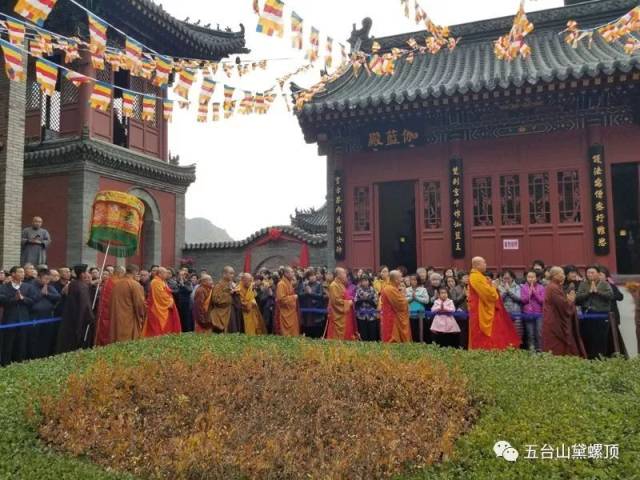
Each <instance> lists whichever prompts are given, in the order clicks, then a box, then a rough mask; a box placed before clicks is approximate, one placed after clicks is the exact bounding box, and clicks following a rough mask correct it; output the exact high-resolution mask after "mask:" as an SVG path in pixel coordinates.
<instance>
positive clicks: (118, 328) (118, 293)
mask: <svg viewBox="0 0 640 480" xmlns="http://www.w3.org/2000/svg"><path fill="white" fill-rule="evenodd" d="M139 271H140V270H139V268H138V267H137V266H136V265H129V266H128V267H127V269H126V274H125V276H124V277H123V278H120V279H119V280H118V281H117V282H116V283H115V284H114V286H113V290H112V291H111V311H110V315H111V318H110V321H109V328H110V331H109V338H110V341H111V342H127V341H130V340H137V339H138V338H140V337H141V336H142V329H143V327H144V322H145V317H146V305H145V299H144V288H143V287H142V285H140V282H138V281H137V280H136V279H135V277H136V275H137V274H138V272H139Z"/></svg>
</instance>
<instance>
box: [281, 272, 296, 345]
mask: <svg viewBox="0 0 640 480" xmlns="http://www.w3.org/2000/svg"><path fill="white" fill-rule="evenodd" d="M293 275H294V273H293V269H292V268H291V267H286V268H285V269H284V276H283V277H282V280H280V282H279V283H278V287H277V288H276V309H277V316H276V321H277V325H278V327H279V330H280V331H279V333H280V335H282V336H283V337H297V336H299V335H300V319H299V317H298V295H296V292H295V290H294V289H293Z"/></svg>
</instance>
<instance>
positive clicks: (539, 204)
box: [529, 173, 551, 225]
mask: <svg viewBox="0 0 640 480" xmlns="http://www.w3.org/2000/svg"><path fill="white" fill-rule="evenodd" d="M529 222H530V223H531V224H534V225H535V224H544V223H551V199H550V195H549V174H548V173H532V174H530V175H529Z"/></svg>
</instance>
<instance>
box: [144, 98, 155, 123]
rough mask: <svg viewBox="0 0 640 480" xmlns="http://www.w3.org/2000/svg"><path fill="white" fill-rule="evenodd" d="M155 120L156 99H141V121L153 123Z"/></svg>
mask: <svg viewBox="0 0 640 480" xmlns="http://www.w3.org/2000/svg"><path fill="white" fill-rule="evenodd" d="M155 119H156V98H155V97H151V96H149V95H145V96H144V97H142V120H145V121H147V122H153V121H154V120H155Z"/></svg>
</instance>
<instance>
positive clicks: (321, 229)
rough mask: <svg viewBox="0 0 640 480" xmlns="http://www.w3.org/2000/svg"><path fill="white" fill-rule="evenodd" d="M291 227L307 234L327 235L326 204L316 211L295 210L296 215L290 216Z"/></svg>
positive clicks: (327, 218) (314, 209) (312, 209)
mask: <svg viewBox="0 0 640 480" xmlns="http://www.w3.org/2000/svg"><path fill="white" fill-rule="evenodd" d="M291 225H293V226H295V227H299V228H301V229H302V230H305V231H307V232H309V233H314V234H319V233H327V226H328V225H329V217H328V215H327V204H326V203H325V204H324V205H323V206H322V207H320V208H318V209H316V208H311V209H308V210H296V214H295V215H292V216H291Z"/></svg>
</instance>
